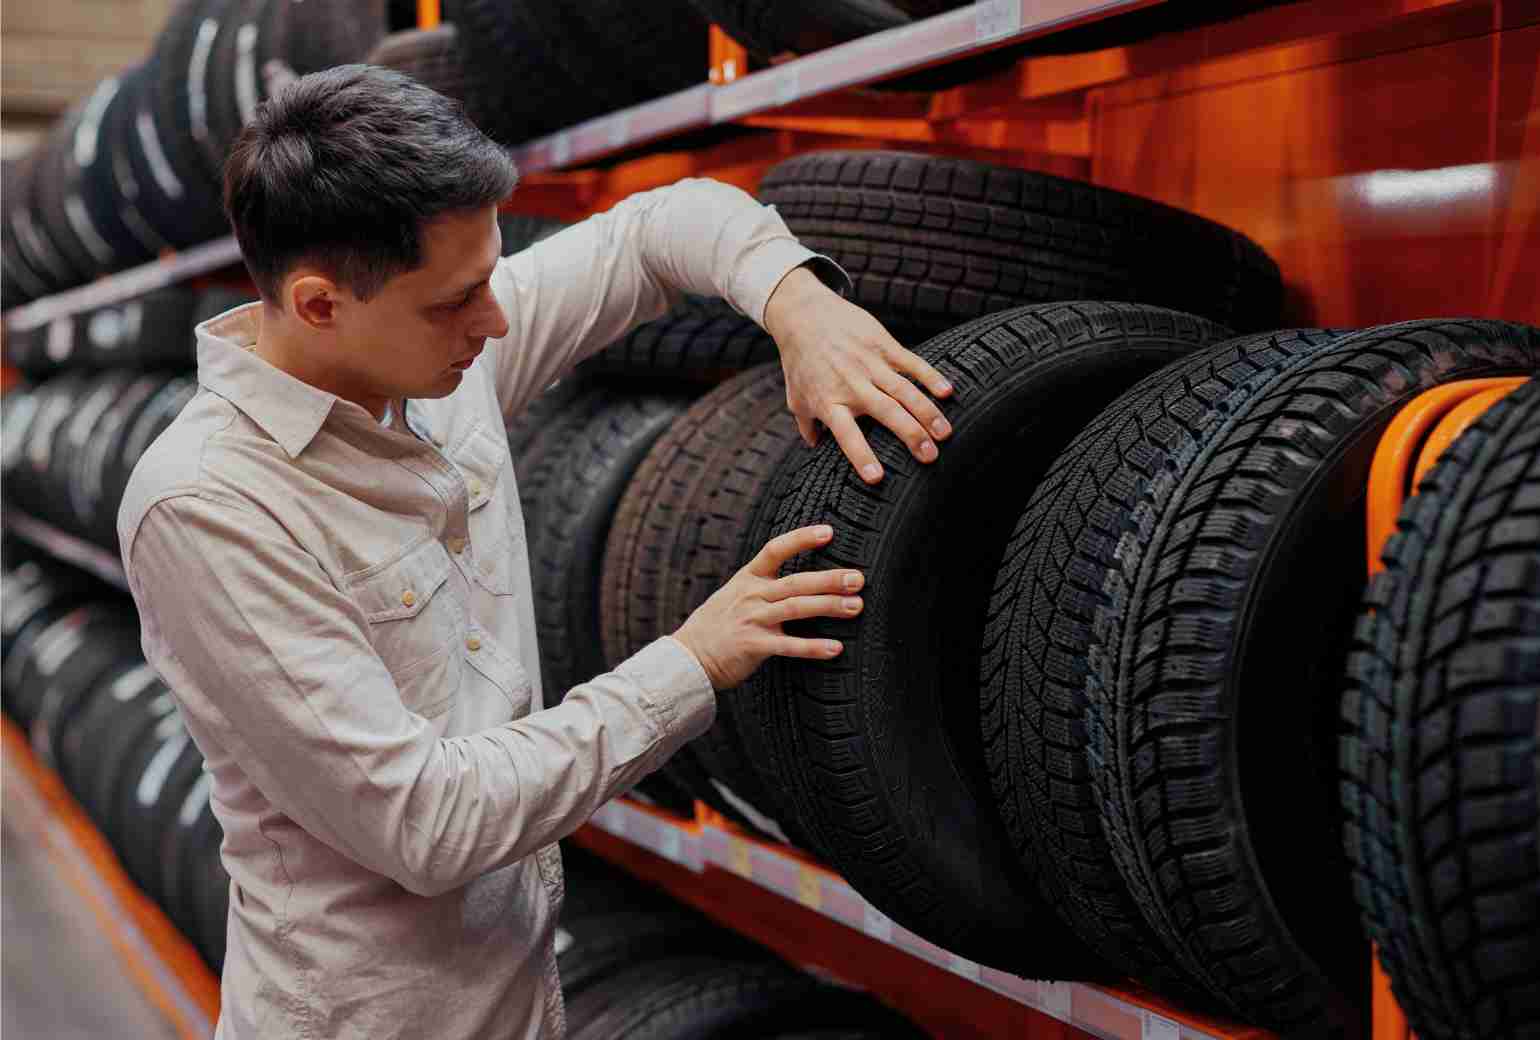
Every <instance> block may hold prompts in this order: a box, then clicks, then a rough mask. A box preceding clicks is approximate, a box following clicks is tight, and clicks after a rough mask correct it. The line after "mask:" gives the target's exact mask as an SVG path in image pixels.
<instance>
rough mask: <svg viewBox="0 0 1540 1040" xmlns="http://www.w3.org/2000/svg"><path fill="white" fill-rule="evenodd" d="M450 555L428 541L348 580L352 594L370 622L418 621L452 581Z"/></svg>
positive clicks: (437, 543)
mask: <svg viewBox="0 0 1540 1040" xmlns="http://www.w3.org/2000/svg"><path fill="white" fill-rule="evenodd" d="M449 568H450V560H449V553H448V551H447V550H445V548H444V547H443V546H442V545H440V544H439V542H438V540H437V539H435V538H428V539H427V540H425V541H423V542H422V543H421V544H419V545H417V546H416V547H415V548H412V549H409V550H408V551H407V553H406V555H405V556H403V557H401V558H400V559H399V560H395V561H393V562H391V563H387V564H382V565H380V566H377V567H371V568H369V569H368V570H365V571H361V572H359V573H358V574H356V575H353V576H351V577H349V578H348V579H347V588H348V594H349V595H351V596H352V597H353V599H354V600H355V601H357V603H358V605H359V606H360V607H362V608H363V611H364V614H365V615H366V616H367V617H368V619H369V620H370V621H393V620H396V619H398V618H409V617H416V616H417V614H418V613H419V612H421V610H422V608H423V607H424V606H425V605H426V604H427V602H428V601H429V600H430V599H432V598H433V594H434V593H436V592H437V591H438V590H439V587H440V586H441V585H443V584H444V582H445V581H446V580H448V578H449Z"/></svg>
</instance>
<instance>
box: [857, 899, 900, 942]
mask: <svg viewBox="0 0 1540 1040" xmlns="http://www.w3.org/2000/svg"><path fill="white" fill-rule="evenodd" d="M862 916H863V918H864V920H862V922H861V930H862V931H863V932H865V933H866V934H867V935H870V936H871V937H872V938H873V939H880V940H882V941H883V942H885V943H890V942H892V941H893V921H892V920H891V919H890V918H889V917H888V915H887V914H884V913H883V912H882V911H881V910H878V909H877V908H876V907H875V906H872V904H870V903H867V904H866V908H865V911H864V913H863V915H862Z"/></svg>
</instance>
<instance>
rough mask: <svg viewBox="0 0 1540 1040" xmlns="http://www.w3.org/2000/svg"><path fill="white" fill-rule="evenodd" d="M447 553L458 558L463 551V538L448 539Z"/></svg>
mask: <svg viewBox="0 0 1540 1040" xmlns="http://www.w3.org/2000/svg"><path fill="white" fill-rule="evenodd" d="M449 551H450V552H452V553H454V554H455V555H456V556H458V555H460V554H461V553H463V552H464V551H465V539H464V538H451V539H449Z"/></svg>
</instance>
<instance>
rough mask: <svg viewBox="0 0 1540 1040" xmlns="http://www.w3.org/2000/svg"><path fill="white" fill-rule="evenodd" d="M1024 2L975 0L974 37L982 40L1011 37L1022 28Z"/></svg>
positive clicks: (1017, 0) (1015, 0) (1014, 0)
mask: <svg viewBox="0 0 1540 1040" xmlns="http://www.w3.org/2000/svg"><path fill="white" fill-rule="evenodd" d="M1021 4H1022V0H975V2H974V4H973V27H974V36H975V38H976V39H980V40H993V39H998V38H999V37H1001V36H1009V35H1010V34H1011V33H1013V32H1015V31H1016V30H1018V29H1020V28H1021Z"/></svg>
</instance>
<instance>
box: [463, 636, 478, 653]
mask: <svg viewBox="0 0 1540 1040" xmlns="http://www.w3.org/2000/svg"><path fill="white" fill-rule="evenodd" d="M465 649H467V650H469V651H471V652H472V653H475V652H476V651H477V650H480V649H481V640H480V639H478V638H477V637H476V636H471V637H470V638H469V639H467V640H466V641H465Z"/></svg>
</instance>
